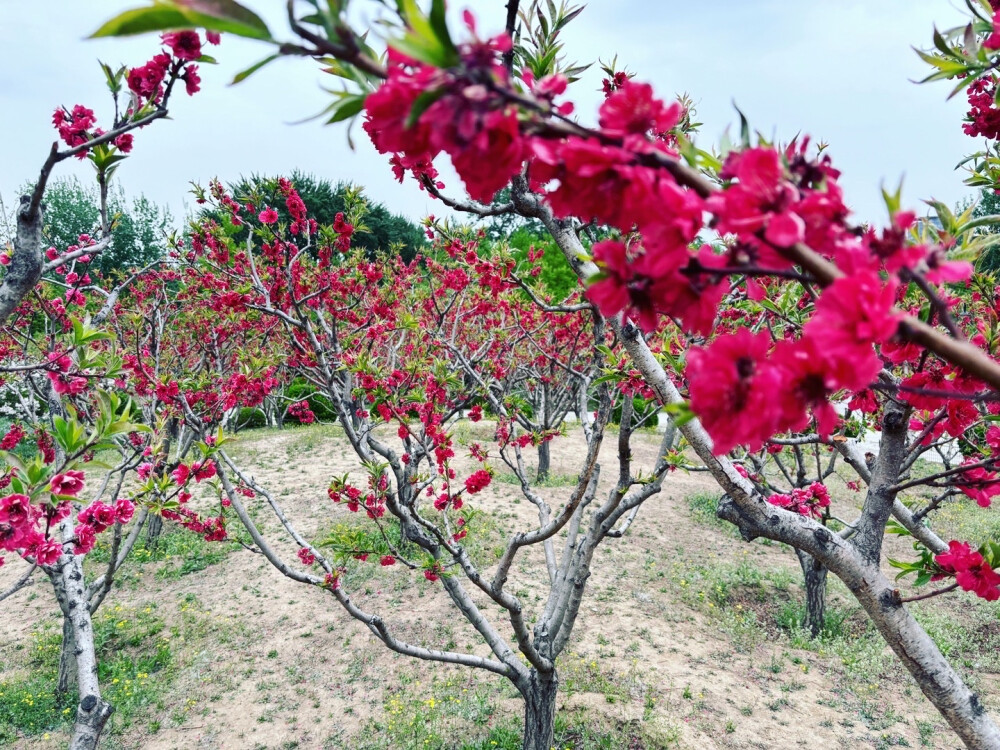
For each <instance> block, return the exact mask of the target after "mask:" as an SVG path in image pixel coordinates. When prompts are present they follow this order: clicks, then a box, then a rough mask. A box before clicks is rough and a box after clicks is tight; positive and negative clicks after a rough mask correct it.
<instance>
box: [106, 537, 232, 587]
mask: <svg viewBox="0 0 1000 750" xmlns="http://www.w3.org/2000/svg"><path fill="white" fill-rule="evenodd" d="M109 536H110V535H108V534H104V535H101V536H100V537H98V542H97V544H96V545H95V546H94V549H93V551H91V552H90V554H88V555H87V562H88V563H90V564H97V565H98V566H101V565H104V564H106V563H107V562H108V560H109V557H110V554H111V547H110V539H109V538H107V537H109ZM238 549H240V545H239V544H237V543H236V542H231V541H227V542H206V541H205V540H204V539H203V538H202V537H201V536H199V535H198V534H195V533H194V532H193V531H188V530H187V529H182V528H178V527H175V526H170V525H164V527H163V531H162V532H161V534H160V536H159V538H158V541H157V544H156V546H155V547H152V548H148V547H145V546H143V545H142V542H139V543H137V544H136V546H135V548H134V549H133V550H132V554H131V555H130V557H129V560H130V561H131V562H133V563H137V564H139V565H143V564H146V563H156V562H163V563H164V565H163V566H161V567H160V568H158V569H157V571H156V577H157V578H159V579H161V580H165V581H175V580H177V579H178V578H181V577H182V576H185V575H188V574H189V573H196V572H198V571H200V570H204V569H205V568H207V567H209V566H210V565H215V564H216V563H220V562H222V561H223V560H224V559H226V555H228V554H229V553H230V552H233V551H235V550H238Z"/></svg>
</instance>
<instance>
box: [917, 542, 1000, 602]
mask: <svg viewBox="0 0 1000 750" xmlns="http://www.w3.org/2000/svg"><path fill="white" fill-rule="evenodd" d="M934 561H935V562H936V563H937V564H938V565H940V566H941V569H942V571H943V573H942V574H940V575H936V576H934V578H933V579H932V580H940V579H942V578H944V577H945V576H947V575H953V576H954V577H955V582H956V583H957V584H958V585H959V587H960V588H961V589H962V590H963V591H972V592H974V593H975V594H976V596H978V597H981V598H983V599H985V600H986V601H988V602H995V601H997V600H998V599H1000V573H997V572H996V571H995V570H994V569H993V568H992V567H991V566H990V564H989V563H988V562H987V561H986V559H985V558H984V557H983V555H982V554H981V553H980V552H977V551H975V550H973V549H972V548H971V547H970V546H969V543H968V542H957V541H951V542H948V551H947V552H942V553H940V554H938V555H935V556H934Z"/></svg>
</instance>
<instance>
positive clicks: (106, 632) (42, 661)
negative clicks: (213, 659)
mask: <svg viewBox="0 0 1000 750" xmlns="http://www.w3.org/2000/svg"><path fill="white" fill-rule="evenodd" d="M155 609H156V608H155V605H150V606H149V607H146V608H144V609H141V610H140V609H136V608H131V607H123V606H122V605H116V606H114V607H106V608H105V609H104V610H101V611H98V613H97V615H96V616H95V617H94V621H93V624H94V645H95V647H96V649H97V655H98V660H99V672H98V676H99V679H100V683H101V689H102V696H103V698H104V699H105V700H107V701H108V702H110V703H111V704H112V705H113V706H114V707H115V713H114V714H112V716H111V719H110V720H109V722H108V726H107V729H106V730H105V732H106V734H107V735H108V736H113V735H115V734H117V733H119V732H121V731H122V730H124V729H126V728H128V727H129V726H131V725H132V723H133V722H134V721H135V720H136V718H137V717H138V716H139V715H140V714H141V713H142V712H143V710H144V709H145V708H146V707H148V706H150V705H152V704H154V703H155V702H156V698H157V696H158V695H159V694H160V692H162V691H163V690H164V689H165V688H166V687H167V685H168V684H169V683H170V682H171V680H172V679H173V677H174V674H173V670H172V669H171V665H172V662H173V655H172V653H171V649H170V641H169V640H168V639H166V638H163V637H161V636H162V631H163V628H164V623H163V620H162V619H160V618H159V617H158V616H157V614H156V611H155ZM61 641H62V630H61V628H59V629H57V628H56V627H55V626H54V625H50V626H49V627H46V628H44V629H42V630H39V631H36V632H35V633H34V634H33V636H32V646H31V651H30V653H29V655H28V659H27V663H26V664H25V665H24V667H25V668H26V672H27V675H26V676H24V677H15V678H14V679H10V680H5V681H3V682H0V745H6V744H7V743H15V742H16V740H17V739H18V738H23V737H29V736H34V735H38V734H41V733H43V732H50V731H62V730H68V729H69V727H70V726H71V724H72V721H73V717H74V715H75V710H76V704H77V701H78V696H77V695H76V692H75V690H74V691H72V692H71V693H70V694H69V695H67V696H65V698H64V700H63V702H62V703H59V702H57V699H56V695H55V688H56V682H57V680H58V665H59V651H60V645H61Z"/></svg>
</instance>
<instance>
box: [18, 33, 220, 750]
mask: <svg viewBox="0 0 1000 750" xmlns="http://www.w3.org/2000/svg"><path fill="white" fill-rule="evenodd" d="M208 36H209V38H210V39H214V40H215V41H218V37H217V35H216V34H215V33H214V32H212V33H210V34H209V35H208ZM161 41H162V47H161V50H160V51H159V52H158V54H156V55H155V56H154V57H153V58H152V59H151V60H149V61H148V62H147V63H146V64H145V65H142V66H139V67H135V68H131V69H130V68H128V67H124V66H123V67H121V68H119V69H117V70H115V69H113V68H111V67H109V66H107V65H103V64H102V69H103V71H104V74H105V77H106V81H107V85H108V88H109V91H110V93H111V98H112V103H113V119H112V121H111V123H110V127H109V128H108V129H107V130H105V129H103V128H101V127H100V126H98V120H97V117H96V115H95V113H94V111H93V110H91V109H90V108H88V107H86V106H84V105H81V104H78V105H75V106H74V107H72V108H71V109H70V108H64V107H59V108H57V109H56V111H55V113H54V115H53V118H52V124H53V126H54V128H55V129H56V131H57V133H58V136H59V139H60V140H61V141H62V143H63V144H64V146H65V148H62V149H61V148H60V144H59V143H58V142H56V143H54V144H53V146H52V150H51V151H50V153H49V155H48V157H47V159H46V160H45V162H44V164H43V166H42V169H41V171H40V174H39V176H38V179H37V181H36V182H35V185H34V187H33V188H32V192H31V193H30V194H29V195H25V196H23V197H22V199H21V202H20V206H19V208H18V211H17V229H16V235H15V237H14V240H13V243H12V244H11V245H10V246H8V247H7V248H5V249H4V252H3V253H2V254H0V264H2V265H3V267H4V269H5V270H4V275H3V279H2V281H0V350H2V355H0V356H2V362H0V373H2V376H3V379H4V383H5V384H6V385H9V386H10V389H11V392H12V393H13V394H14V395H15V396H16V399H17V400H16V402H15V404H14V409H15V412H16V414H15V417H16V419H15V421H14V423H13V425H12V426H11V427H10V429H9V430H8V431H7V432H6V434H5V435H4V436H3V438H2V439H0V466H2V474H0V485H2V491H0V494H3V497H0V553H3V554H0V564H3V563H4V562H5V559H4V556H5V555H7V554H10V553H13V555H14V556H15V558H20V559H21V560H22V561H23V567H24V570H23V572H22V573H21V574H19V575H18V576H17V578H16V580H15V581H14V582H13V584H12V585H10V586H9V587H8V588H6V589H5V590H3V591H2V592H0V600H3V599H6V598H8V597H9V596H11V595H13V594H14V593H16V592H17V591H19V590H20V589H22V588H23V587H25V586H27V585H31V583H32V582H33V580H34V576H35V574H36V573H37V572H42V573H44V574H45V575H46V576H47V577H48V579H49V580H50V582H51V584H52V586H53V590H54V593H55V597H56V600H57V601H58V603H59V606H60V609H61V611H62V614H63V648H62V654H61V660H60V671H59V683H58V686H57V692H58V693H59V694H60V695H61V696H63V697H66V696H68V695H69V694H70V693H71V692H72V691H73V688H74V687H75V690H76V693H77V694H78V696H79V703H78V706H77V710H76V717H75V723H74V728H73V735H72V740H71V745H72V747H74V748H92V747H95V746H96V745H97V742H98V739H99V737H100V734H101V732H102V730H103V727H104V725H105V723H106V721H107V719H108V717H109V716H110V714H111V712H112V710H113V707H112V706H111V705H110V704H109V703H108V702H107V701H105V700H103V699H102V697H101V690H100V684H99V681H98V663H97V654H96V651H95V646H94V636H93V628H92V622H91V616H92V615H93V613H94V612H96V611H97V609H98V607H100V605H101V603H102V602H103V601H104V599H105V597H106V596H107V595H108V593H109V592H110V590H111V586H112V583H113V581H114V576H115V574H116V572H117V571H118V570H119V568H120V567H121V565H122V564H123V563H124V562H125V560H126V558H127V557H128V555H129V553H130V551H131V550H132V548H133V546H134V544H135V542H136V539H137V538H138V536H139V532H140V530H141V528H142V526H143V522H144V520H145V518H146V517H147V513H148V511H147V509H146V508H145V507H143V508H142V509H141V510H140V512H139V513H138V515H136V514H135V511H136V503H137V501H139V502H141V499H142V498H141V497H139V496H135V495H131V494H129V493H126V492H124V491H123V488H124V487H125V486H126V482H127V480H128V477H129V476H130V475H131V474H132V472H133V471H134V470H135V469H136V468H137V466H138V465H139V464H140V462H141V460H142V458H141V457H142V453H143V451H144V448H145V447H148V446H147V442H146V438H145V437H144V433H145V432H148V431H149V427H148V426H147V425H145V424H143V423H142V415H141V414H136V408H135V402H134V400H132V399H130V398H128V397H127V396H126V397H123V396H122V395H120V394H119V393H117V392H116V390H115V389H114V388H113V382H114V381H115V380H116V379H120V378H121V377H122V376H123V370H122V360H121V358H120V356H119V352H118V350H117V349H116V347H115V346H114V342H113V336H112V335H111V333H109V332H108V331H107V330H104V324H105V323H106V321H107V319H108V318H109V316H110V315H111V314H112V312H113V311H114V309H115V306H116V304H117V302H118V300H119V299H120V297H121V296H122V294H126V293H127V290H128V289H129V287H130V286H131V285H132V283H133V282H135V280H136V279H137V278H139V277H140V276H141V275H142V274H143V273H144V272H146V271H148V270H149V269H148V268H147V269H122V270H123V271H127V273H125V274H123V275H122V276H121V278H116V279H97V278H91V274H90V273H89V271H88V269H89V267H90V264H91V262H92V261H93V260H94V259H95V258H96V257H98V255H99V254H100V253H101V252H102V251H103V250H104V249H105V248H106V247H108V245H109V243H110V241H111V239H112V236H113V232H114V220H113V218H112V217H111V216H110V215H109V211H108V203H107V195H108V186H109V182H110V180H111V178H112V176H113V175H114V173H115V171H116V170H117V169H118V166H119V165H120V163H121V162H122V161H123V160H124V159H126V158H127V155H128V154H129V153H130V152H131V150H132V148H133V139H134V136H133V131H135V130H136V129H138V128H141V127H144V126H146V125H149V124H151V123H152V122H154V121H156V120H158V119H161V118H163V117H165V116H166V115H167V112H168V110H167V105H168V102H169V100H170V98H171V93H172V91H173V90H174V88H175V86H178V85H181V84H183V85H184V86H185V87H186V89H187V93H188V94H194V93H196V92H197V91H198V88H199V86H198V84H199V78H198V73H197V68H198V65H197V63H198V62H210V61H211V58H210V57H208V56H206V55H203V54H202V52H201V37H200V36H199V35H198V34H197V33H195V32H193V31H180V32H176V33H166V34H164V35H163V37H162V40H161ZM70 157H77V158H79V159H87V160H89V161H90V162H91V163H92V165H93V167H94V169H95V173H96V178H97V182H98V186H99V196H100V206H99V215H100V218H101V221H100V224H101V226H100V228H99V233H98V235H97V236H90V235H82V236H80V237H79V240H78V243H77V244H73V245H70V246H69V247H58V248H57V247H49V248H48V249H45V248H44V244H45V243H44V242H43V238H44V228H45V224H44V207H45V204H44V202H43V198H44V192H45V187H46V184H47V181H48V179H49V176H50V175H51V173H52V170H53V169H54V168H55V167H56V165H58V164H59V163H60V162H62V161H64V160H66V159H68V158H70ZM154 265H155V264H154ZM29 431H31V433H33V442H34V443H35V445H34V446H29V442H30V441H29ZM108 457H111V458H110V459H109V458H108ZM107 460H111V461H112V463H111V464H108V463H105V461H107ZM88 485H89V486H88ZM86 495H90V498H89V500H88V499H86ZM134 515H135V518H133V516H134ZM130 523H131V526H130V527H129V528H130V530H129V532H128V533H127V535H126V533H125V532H124V529H125V528H126V525H127V524H130ZM104 532H109V534H110V536H111V537H112V539H111V541H110V545H109V546H110V555H109V562H108V564H107V565H106V566H104V567H103V568H102V569H101V570H99V571H98V573H97V574H96V575H88V574H89V573H92V572H93V569H91V570H89V571H86V572H85V571H84V566H83V560H84V558H85V556H86V555H87V554H88V553H89V552H90V551H91V550H92V549H93V547H94V545H95V542H96V539H97V536H98V535H99V534H102V533H104ZM74 683H75V685H74Z"/></svg>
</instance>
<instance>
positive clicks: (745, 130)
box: [733, 103, 750, 148]
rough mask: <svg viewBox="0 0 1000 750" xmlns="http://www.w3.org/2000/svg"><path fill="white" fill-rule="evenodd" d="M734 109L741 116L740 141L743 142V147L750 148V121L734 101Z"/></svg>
mask: <svg viewBox="0 0 1000 750" xmlns="http://www.w3.org/2000/svg"><path fill="white" fill-rule="evenodd" d="M733 109H735V110H736V114H738V115H739V116H740V143H742V144H743V148H750V123H749V122H748V121H747V118H746V115H744V114H743V113H742V112H741V111H740V108H739V107H737V106H736V104H735V103H733Z"/></svg>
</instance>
